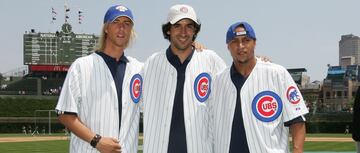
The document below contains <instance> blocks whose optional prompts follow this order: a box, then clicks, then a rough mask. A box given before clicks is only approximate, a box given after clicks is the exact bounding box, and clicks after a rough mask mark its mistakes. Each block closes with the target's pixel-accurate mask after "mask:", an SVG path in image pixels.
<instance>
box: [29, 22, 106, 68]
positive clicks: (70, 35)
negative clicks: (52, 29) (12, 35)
mask: <svg viewBox="0 0 360 153" xmlns="http://www.w3.org/2000/svg"><path fill="white" fill-rule="evenodd" d="M98 39H99V37H98V36H96V35H94V34H75V33H74V32H72V31H71V25H70V24H68V23H64V24H63V25H62V31H60V32H58V31H57V32H56V33H35V31H34V30H32V31H30V32H28V33H25V34H24V64H25V65H71V63H72V62H74V60H75V59H77V58H79V57H82V56H86V55H89V54H91V53H92V52H93V51H94V50H95V49H96V48H97V43H98Z"/></svg>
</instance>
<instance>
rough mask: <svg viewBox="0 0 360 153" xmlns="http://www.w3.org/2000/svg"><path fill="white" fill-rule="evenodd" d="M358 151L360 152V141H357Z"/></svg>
mask: <svg viewBox="0 0 360 153" xmlns="http://www.w3.org/2000/svg"><path fill="white" fill-rule="evenodd" d="M356 148H357V153H360V141H356Z"/></svg>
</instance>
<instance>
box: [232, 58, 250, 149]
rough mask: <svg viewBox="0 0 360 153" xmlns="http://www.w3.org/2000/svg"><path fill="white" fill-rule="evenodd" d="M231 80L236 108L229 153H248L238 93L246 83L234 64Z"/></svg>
mask: <svg viewBox="0 0 360 153" xmlns="http://www.w3.org/2000/svg"><path fill="white" fill-rule="evenodd" d="M230 76H231V80H232V82H233V83H234V85H235V87H236V106H235V113H234V119H233V124H232V128H231V140H230V150H229V153H239V152H241V153H248V152H249V147H248V144H247V140H246V133H245V128H244V121H243V116H242V113H241V112H242V111H241V99H240V91H241V87H242V86H243V85H244V83H245V81H246V79H247V78H246V77H244V76H243V75H241V74H240V73H239V72H237V71H236V68H235V65H234V63H233V64H232V66H231V69H230Z"/></svg>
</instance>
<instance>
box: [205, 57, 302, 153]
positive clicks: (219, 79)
mask: <svg viewBox="0 0 360 153" xmlns="http://www.w3.org/2000/svg"><path fill="white" fill-rule="evenodd" d="M213 89H214V90H213V91H214V92H213V94H212V95H211V96H212V99H211V101H209V107H210V112H211V116H212V117H211V126H212V127H211V130H212V131H213V132H214V133H212V136H213V143H214V151H215V153H225V152H229V147H230V140H231V130H232V123H233V118H234V113H235V105H236V95H237V91H236V87H235V85H234V84H233V82H232V80H231V76H230V68H227V69H226V70H224V71H223V72H222V73H221V74H219V75H217V76H216V78H215V81H214V84H213ZM240 101H241V113H242V116H243V124H244V128H245V133H246V140H247V144H248V146H249V151H250V152H254V153H273V152H276V153H285V152H289V148H288V142H289V140H288V134H289V130H288V127H285V126H284V122H287V121H290V120H292V119H294V118H296V117H299V116H301V115H304V114H307V113H308V110H307V108H306V106H305V103H304V100H303V98H302V95H301V93H300V92H299V89H298V88H297V86H296V84H295V82H294V81H293V79H292V78H291V76H290V74H289V73H288V72H287V70H286V69H285V68H284V67H282V66H280V65H276V64H273V63H268V62H262V61H260V60H257V63H256V66H255V67H254V69H253V70H252V72H251V73H250V75H249V76H248V78H247V80H246V81H245V83H244V85H243V86H242V88H241V91H240Z"/></svg>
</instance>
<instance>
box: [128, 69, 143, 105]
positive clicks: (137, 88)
mask: <svg viewBox="0 0 360 153" xmlns="http://www.w3.org/2000/svg"><path fill="white" fill-rule="evenodd" d="M141 86H142V77H141V76H140V74H135V75H134V76H133V77H132V78H131V81H130V97H131V99H132V100H133V101H134V103H138V102H139V101H140V98H141Z"/></svg>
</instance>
